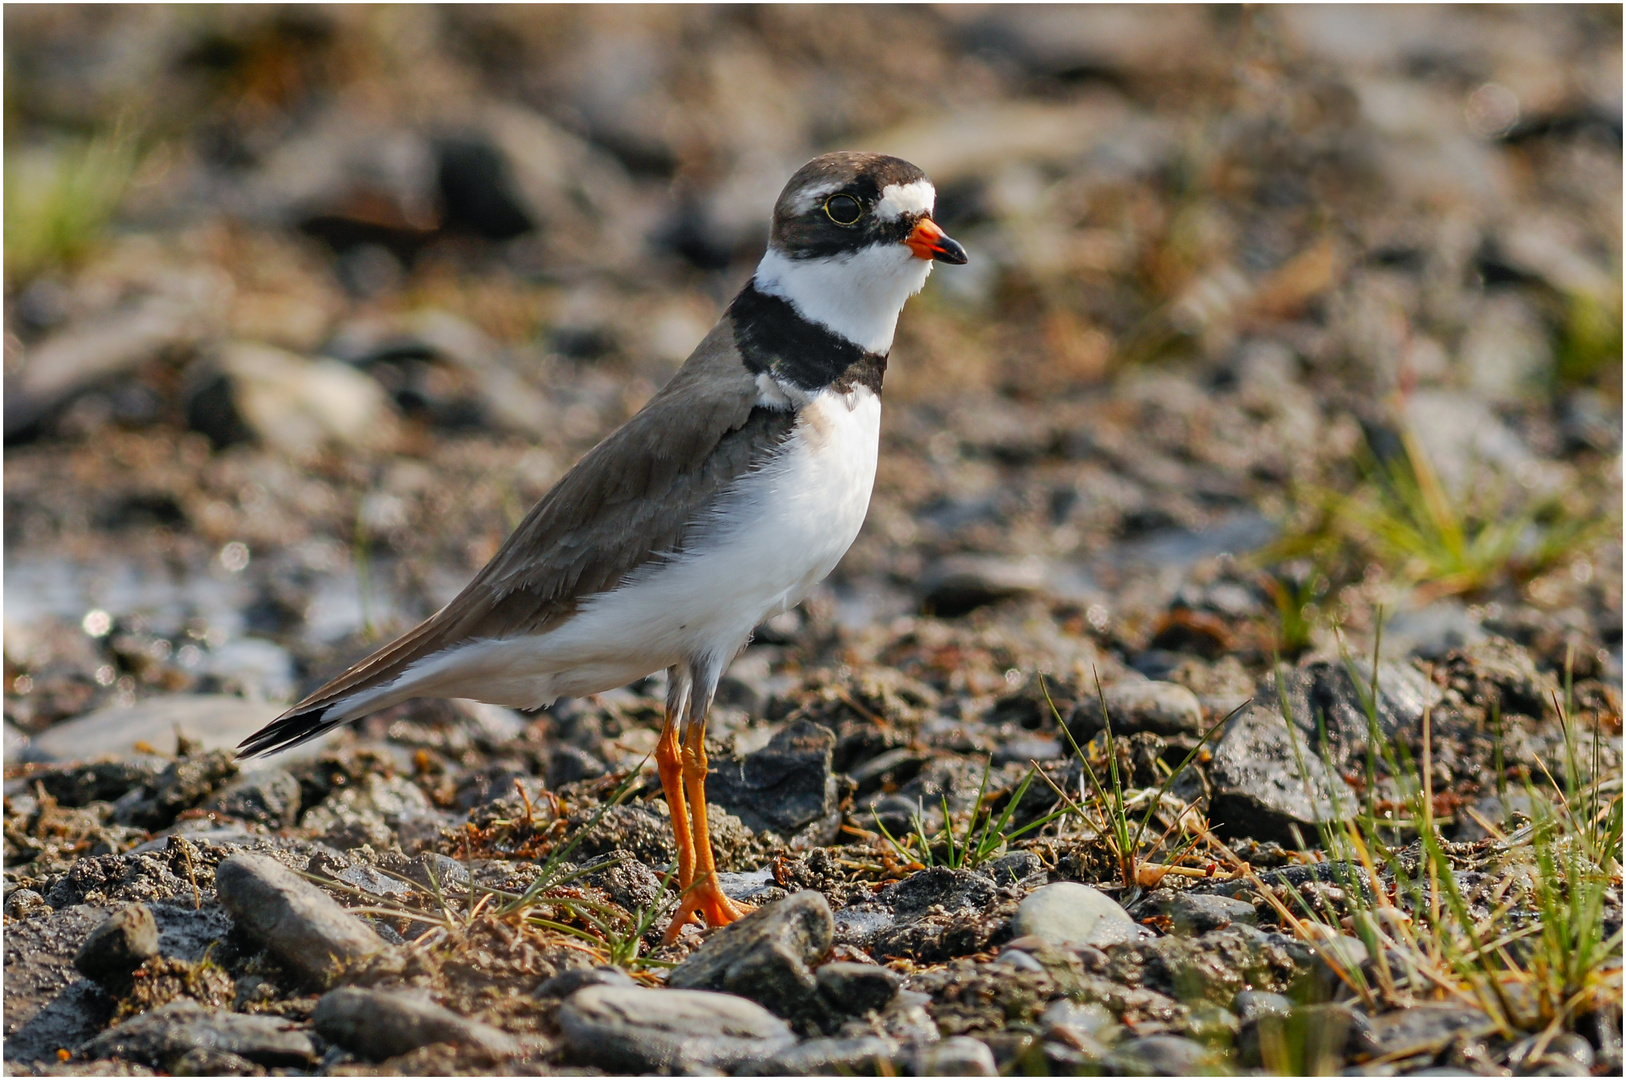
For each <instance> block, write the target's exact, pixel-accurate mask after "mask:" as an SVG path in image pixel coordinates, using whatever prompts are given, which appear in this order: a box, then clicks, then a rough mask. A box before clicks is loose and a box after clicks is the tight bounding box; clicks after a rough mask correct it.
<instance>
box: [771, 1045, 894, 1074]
mask: <svg viewBox="0 0 1626 1080" xmlns="http://www.w3.org/2000/svg"><path fill="white" fill-rule="evenodd" d="M907 1057H908V1054H907V1052H906V1051H905V1050H904V1047H903V1044H902V1043H901V1042H899V1041H898V1040H897V1039H890V1038H886V1037H884V1036H881V1035H860V1036H857V1037H854V1038H845V1039H808V1040H807V1041H806V1042H803V1043H800V1044H798V1045H796V1046H793V1047H791V1048H790V1049H789V1050H786V1051H784V1052H783V1053H780V1054H779V1055H777V1056H775V1057H773V1058H771V1059H770V1060H769V1061H768V1064H767V1067H766V1068H764V1069H763V1070H762V1072H763V1075H765V1076H870V1075H878V1074H879V1075H885V1073H883V1072H882V1070H883V1069H890V1070H892V1074H893V1075H896V1074H897V1068H898V1066H899V1065H901V1064H902V1063H903V1062H904V1060H905V1059H906V1058H907Z"/></svg>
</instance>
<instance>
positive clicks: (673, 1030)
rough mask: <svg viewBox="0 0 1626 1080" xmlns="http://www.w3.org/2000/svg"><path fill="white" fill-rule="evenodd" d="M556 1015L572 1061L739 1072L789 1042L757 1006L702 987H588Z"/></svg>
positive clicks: (781, 1026)
mask: <svg viewBox="0 0 1626 1080" xmlns="http://www.w3.org/2000/svg"><path fill="white" fill-rule="evenodd" d="M558 1022H559V1027H560V1028H561V1030H562V1031H563V1033H564V1038H565V1043H566V1045H567V1046H568V1047H569V1048H570V1051H571V1054H572V1056H573V1057H574V1058H575V1059H576V1060H578V1061H580V1062H582V1063H583V1064H588V1065H595V1066H597V1067H599V1068H602V1069H608V1070H611V1071H616V1070H627V1071H631V1072H662V1073H679V1072H686V1071H696V1070H700V1069H717V1070H721V1071H725V1072H729V1071H734V1070H736V1069H737V1070H740V1071H744V1070H746V1069H751V1068H760V1067H761V1065H762V1064H763V1063H765V1062H766V1061H767V1060H768V1059H769V1058H772V1057H774V1056H775V1055H777V1054H779V1053H781V1052H783V1051H785V1050H788V1049H789V1048H790V1047H791V1046H793V1045H795V1043H796V1036H795V1035H794V1034H792V1032H791V1030H790V1027H789V1025H787V1024H786V1023H785V1022H784V1021H783V1020H781V1019H779V1017H777V1016H775V1015H774V1014H773V1013H771V1012H769V1011H768V1010H767V1009H764V1008H763V1007H762V1006H760V1005H758V1004H756V1003H755V1002H753V1001H747V1000H746V999H745V998H742V997H736V996H734V995H733V994H717V993H712V992H710V991H707V990H651V989H646V988H644V987H622V986H589V987H587V988H585V989H583V990H579V991H577V992H576V993H575V994H572V995H571V996H570V997H569V998H568V999H567V1000H566V1001H565V1003H564V1004H563V1005H561V1006H560V1007H559V1013H558Z"/></svg>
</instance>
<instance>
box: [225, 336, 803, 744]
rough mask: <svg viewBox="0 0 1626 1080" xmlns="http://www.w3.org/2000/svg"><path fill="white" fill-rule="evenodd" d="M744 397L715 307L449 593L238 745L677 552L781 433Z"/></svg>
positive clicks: (278, 738)
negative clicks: (686, 346)
mask: <svg viewBox="0 0 1626 1080" xmlns="http://www.w3.org/2000/svg"><path fill="white" fill-rule="evenodd" d="M757 398H758V389H757V386H756V383H755V380H754V377H753V376H752V375H751V373H750V372H749V371H747V370H746V368H745V366H744V364H743V363H742V362H741V360H740V356H739V353H738V351H737V350H736V349H735V346H734V339H733V328H732V323H731V321H730V320H729V319H728V318H727V317H726V316H725V318H724V319H723V320H722V321H721V322H719V323H718V325H717V327H716V328H715V329H713V330H712V332H711V333H710V334H708V335H707V336H706V339H705V340H704V341H702V342H701V343H700V345H699V347H698V348H696V349H695V352H694V354H693V355H692V356H691V357H690V358H689V359H688V361H687V362H686V363H685V364H684V365H683V367H682V368H681V369H679V371H678V373H677V374H676V375H675V376H673V378H672V381H671V382H669V383H667V384H666V386H665V387H663V388H662V389H661V391H660V392H659V393H657V394H656V395H655V396H654V397H653V398H651V399H650V401H649V403H648V404H646V405H645V406H644V407H643V409H641V410H640V411H639V412H638V414H637V415H636V416H634V417H633V418H632V419H631V420H629V421H627V423H626V424H624V425H623V426H622V427H621V428H619V429H618V430H617V431H616V432H614V433H613V434H612V435H610V437H609V438H607V439H605V440H604V441H603V442H601V443H599V444H598V445H597V446H595V447H594V448H593V449H592V450H590V451H589V452H588V453H587V455H586V456H585V457H583V458H582V459H581V461H579V462H577V463H576V466H575V467H574V468H572V469H571V470H570V471H569V472H568V473H566V474H565V476H564V477H563V479H561V480H560V481H559V483H558V484H556V485H555V486H554V488H553V490H552V491H550V492H548V494H547V495H545V496H543V498H542V501H541V502H539V503H537V504H536V506H535V507H533V508H532V509H531V512H530V513H529V514H527V515H526V517H525V520H524V521H523V522H522V523H521V524H520V526H519V528H517V529H515V530H514V533H513V535H512V536H510V537H509V538H508V539H507V540H506V541H505V542H504V543H503V546H502V548H501V549H500V550H499V551H498V552H497V554H496V555H494V556H493V557H492V559H491V561H490V562H489V563H487V564H486V565H485V567H484V568H483V569H482V570H481V571H480V572H479V573H478V574H476V575H475V577H474V580H473V581H471V582H469V584H468V586H467V587H466V588H464V590H463V591H462V592H461V593H459V594H458V596H457V598H456V599H455V600H453V601H452V602H451V603H449V604H447V605H446V606H445V607H444V608H442V609H441V610H440V611H438V612H436V613H435V614H434V615H432V616H430V617H429V618H428V619H426V620H424V621H423V622H422V623H420V624H418V626H416V627H414V628H413V629H412V630H409V631H407V632H406V633H405V634H403V635H402V636H401V637H399V638H397V639H396V640H395V641H393V642H391V643H390V644H389V645H386V646H384V647H383V648H382V649H379V650H378V651H377V652H375V653H373V654H372V655H371V656H368V657H367V658H366V659H364V660H362V661H361V662H360V663H358V664H356V665H355V666H354V667H352V668H350V669H349V670H348V671H346V672H344V673H343V674H342V675H340V676H338V677H337V678H335V679H333V680H332V681H331V682H329V683H327V684H326V685H324V686H323V687H321V688H320V689H318V690H317V691H315V692H314V693H312V694H311V695H310V696H309V697H307V698H305V699H304V700H303V701H301V702H300V703H299V704H298V705H295V706H294V707H293V708H291V709H289V710H288V711H287V712H286V713H285V714H283V716H282V717H279V718H278V720H277V721H275V722H273V724H272V725H270V726H269V727H267V728H266V729H265V730H264V731H262V732H259V733H257V734H256V735H255V736H253V737H252V738H251V739H249V740H248V741H247V742H245V743H244V751H245V752H246V753H260V752H265V751H268V750H275V749H282V748H285V747H286V746H290V745H293V743H295V742H299V741H303V739H305V738H309V737H311V735H314V734H317V733H319V732H320V731H321V730H323V729H325V728H326V727H329V726H332V725H330V724H327V723H325V722H322V721H321V720H320V712H321V710H323V709H325V708H326V707H327V706H328V705H331V704H332V703H333V702H334V701H336V700H338V699H339V698H340V697H343V696H345V695H347V694H350V693H352V692H355V691H357V690H365V689H368V688H370V687H373V686H376V685H379V684H381V683H384V682H387V681H389V680H390V679H393V678H395V677H396V676H397V675H399V674H400V673H401V671H402V670H404V669H405V668H406V667H407V666H408V665H410V664H412V663H413V662H415V661H417V660H419V659H421V658H422V657H425V656H429V655H431V654H433V653H436V652H438V651H440V650H441V649H443V648H445V647H447V646H448V645H451V644H453V643H454V642H457V641H463V640H470V639H477V638H500V637H509V636H514V635H519V634H527V633H535V632H538V631H541V630H545V629H547V628H548V627H549V626H551V625H554V624H556V623H558V622H560V621H561V620H563V619H564V618H567V617H568V616H569V615H570V614H571V613H572V612H573V611H575V609H576V606H577V604H578V603H579V602H580V601H581V600H583V599H585V598H586V597H588V596H592V595H593V594H595V593H598V592H603V591H605V590H607V589H610V588H613V587H614V586H615V585H616V584H618V583H619V582H620V581H621V580H622V579H623V578H624V577H626V575H627V574H629V573H631V572H632V571H633V570H635V569H637V568H638V567H640V566H642V565H644V564H645V563H647V562H649V561H650V560H651V559H655V558H658V557H660V556H662V555H665V554H668V553H671V552H674V551H677V550H680V548H681V545H682V542H683V539H684V533H685V531H686V530H687V528H688V526H689V524H690V523H691V522H693V521H695V520H696V519H697V518H698V517H699V515H700V513H701V511H702V510H703V509H704V508H705V507H706V506H707V505H708V504H709V503H710V502H711V501H712V500H714V499H715V498H716V497H717V496H718V495H719V494H721V493H722V492H724V491H725V490H727V488H728V487H729V486H730V485H731V484H732V483H733V482H734V481H735V480H736V479H737V478H738V477H740V476H742V475H743V474H745V473H746V472H749V471H750V470H751V469H753V468H755V467H757V466H759V465H760V464H761V463H762V462H763V461H765V460H766V459H767V458H768V457H769V456H770V455H771V454H772V453H773V452H774V450H775V449H777V448H778V447H779V445H780V444H781V443H782V442H783V441H784V440H785V438H786V437H787V436H788V435H789V434H790V431H791V427H792V426H793V424H794V423H795V417H794V416H793V414H791V413H789V412H784V411H778V410H770V409H765V408H761V407H758V406H757V404H756V402H757ZM295 728H298V730H297V731H296V730H294V729H295Z"/></svg>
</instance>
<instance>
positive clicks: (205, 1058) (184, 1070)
mask: <svg viewBox="0 0 1626 1080" xmlns="http://www.w3.org/2000/svg"><path fill="white" fill-rule="evenodd" d="M169 1072H170V1075H171V1076H264V1075H265V1067H264V1066H262V1065H256V1064H254V1062H252V1061H250V1060H249V1059H248V1058H246V1057H244V1056H243V1055H241V1054H233V1053H231V1052H230V1051H229V1050H214V1049H211V1048H209V1047H204V1046H194V1047H193V1048H192V1049H190V1050H188V1051H187V1052H186V1053H184V1054H182V1055H181V1056H180V1057H178V1058H176V1059H175V1063H174V1064H173V1065H171V1066H170V1068H169Z"/></svg>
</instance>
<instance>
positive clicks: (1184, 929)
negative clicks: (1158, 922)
mask: <svg viewBox="0 0 1626 1080" xmlns="http://www.w3.org/2000/svg"><path fill="white" fill-rule="evenodd" d="M1142 910H1143V911H1150V912H1153V913H1156V914H1158V915H1162V916H1163V917H1165V918H1167V919H1168V920H1169V921H1170V923H1172V924H1173V929H1174V931H1175V933H1178V934H1206V933H1208V932H1209V931H1210V930H1223V929H1224V928H1225V927H1227V926H1230V925H1231V924H1232V923H1246V924H1248V925H1250V926H1251V925H1253V924H1254V923H1257V922H1258V921H1259V915H1258V912H1256V911H1255V910H1254V908H1253V905H1252V904H1249V903H1247V902H1245V901H1242V900H1236V899H1233V898H1231V897H1229V896H1216V895H1211V894H1205V893H1196V892H1187V891H1176V890H1174V889H1158V890H1157V891H1156V892H1153V893H1152V894H1151V895H1150V896H1148V897H1147V898H1146V900H1145V902H1144V904H1143V905H1142Z"/></svg>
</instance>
